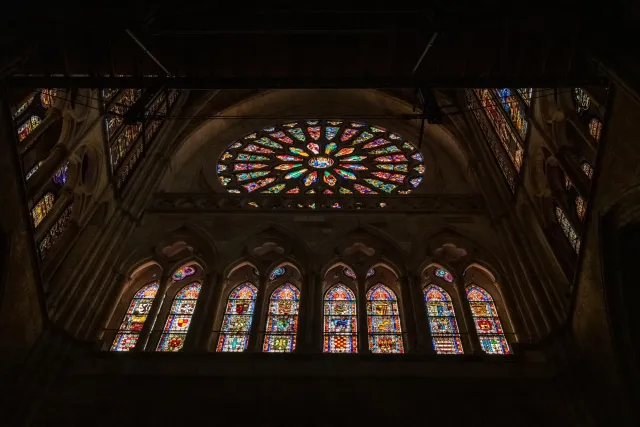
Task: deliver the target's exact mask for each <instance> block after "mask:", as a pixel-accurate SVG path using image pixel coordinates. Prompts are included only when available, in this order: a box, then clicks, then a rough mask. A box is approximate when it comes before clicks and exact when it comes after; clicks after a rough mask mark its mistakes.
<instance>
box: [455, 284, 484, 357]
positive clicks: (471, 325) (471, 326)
mask: <svg viewBox="0 0 640 427" xmlns="http://www.w3.org/2000/svg"><path fill="white" fill-rule="evenodd" d="M456 277H459V279H458V280H460V281H462V280H464V279H462V275H461V274H458V275H456ZM464 288H465V286H464V285H463V284H460V283H459V282H458V281H456V282H455V283H454V284H453V289H454V290H455V292H456V296H457V298H458V301H460V307H461V308H462V320H463V321H464V323H465V329H466V330H467V342H466V343H464V344H466V346H465V347H466V349H469V348H470V349H471V354H482V348H480V340H479V339H478V332H477V331H476V325H475V322H474V321H473V313H471V307H470V306H469V302H468V301H467V295H466V293H465V289H464ZM456 314H457V313H456ZM464 344H463V345H464ZM465 352H466V350H465Z"/></svg>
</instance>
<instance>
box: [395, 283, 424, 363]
mask: <svg viewBox="0 0 640 427" xmlns="http://www.w3.org/2000/svg"><path fill="white" fill-rule="evenodd" d="M402 282H407V283H406V287H405V286H403V284H402ZM396 285H397V287H398V289H400V290H401V292H400V298H401V300H402V301H401V307H402V308H403V310H402V312H400V313H399V314H400V318H401V320H404V322H401V324H402V323H404V328H403V330H402V341H403V343H404V350H405V353H406V352H407V350H409V351H410V352H412V353H413V352H416V351H417V349H418V348H419V346H418V344H417V342H418V338H417V334H418V330H419V328H418V318H417V317H416V310H415V307H414V304H415V295H414V292H413V289H412V286H411V281H410V279H409V278H408V277H405V276H403V277H398V278H397V279H396Z"/></svg>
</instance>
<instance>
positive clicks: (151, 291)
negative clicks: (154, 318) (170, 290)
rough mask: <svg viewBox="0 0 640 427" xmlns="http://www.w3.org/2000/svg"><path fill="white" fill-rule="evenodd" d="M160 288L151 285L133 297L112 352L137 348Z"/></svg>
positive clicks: (112, 346)
mask: <svg viewBox="0 0 640 427" xmlns="http://www.w3.org/2000/svg"><path fill="white" fill-rule="evenodd" d="M158 287H159V285H158V282H153V283H149V284H148V285H145V286H143V287H142V288H141V289H140V290H139V291H138V292H136V294H135V295H134V296H133V298H132V299H131V303H130V304H129V308H128V309H127V312H126V314H125V315H124V318H123V319H122V322H121V323H120V327H119V328H118V333H117V334H116V337H115V339H114V340H113V343H112V344H111V351H130V350H131V349H133V348H134V347H135V346H136V344H137V342H138V338H140V332H141V331H142V328H143V327H144V323H145V322H146V320H147V316H148V315H149V312H150V311H151V305H152V304H153V300H154V299H155V297H156V294H157V293H158Z"/></svg>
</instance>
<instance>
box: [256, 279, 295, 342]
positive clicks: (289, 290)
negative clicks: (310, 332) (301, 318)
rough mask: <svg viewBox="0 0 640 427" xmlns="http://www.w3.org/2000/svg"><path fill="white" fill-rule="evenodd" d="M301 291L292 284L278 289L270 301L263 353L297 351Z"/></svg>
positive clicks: (286, 284)
mask: <svg viewBox="0 0 640 427" xmlns="http://www.w3.org/2000/svg"><path fill="white" fill-rule="evenodd" d="M299 309H300V291H299V290H298V288H296V287H295V286H294V285H292V284H291V283H285V284H284V285H281V286H279V287H277V288H276V289H275V290H274V291H273V293H272V294H271V298H270V300H269V312H268V317H267V323H266V333H265V336H264V344H263V346H262V351H264V352H267V353H291V352H292V351H293V350H295V349H296V333H297V332H298V311H299Z"/></svg>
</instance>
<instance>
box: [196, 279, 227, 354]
mask: <svg viewBox="0 0 640 427" xmlns="http://www.w3.org/2000/svg"><path fill="white" fill-rule="evenodd" d="M207 277H210V278H211V279H205V280H214V281H213V282H212V283H210V287H211V285H213V286H212V289H211V292H209V293H208V294H207V295H202V296H201V297H200V298H201V299H202V300H203V301H201V303H202V311H203V312H204V316H203V319H202V329H201V330H200V331H199V332H198V334H194V339H195V340H197V343H196V346H197V348H198V349H199V350H202V351H215V346H214V347H213V348H210V347H209V346H210V344H211V338H212V333H213V331H214V328H217V329H220V327H219V326H220V325H215V324H214V322H215V321H216V319H217V318H218V317H220V319H221V320H222V318H223V316H224V311H225V309H226V301H225V302H224V303H223V304H220V303H221V301H220V300H221V298H222V292H223V290H224V289H226V288H227V282H226V281H225V280H224V279H223V275H222V274H221V273H215V274H208V275H207ZM219 309H221V310H222V316H218V310H219ZM215 336H216V339H217V338H218V334H216V335H215ZM216 343H217V341H216Z"/></svg>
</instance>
